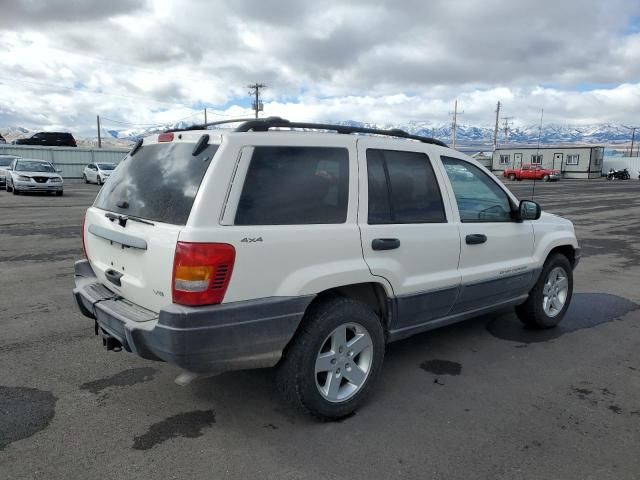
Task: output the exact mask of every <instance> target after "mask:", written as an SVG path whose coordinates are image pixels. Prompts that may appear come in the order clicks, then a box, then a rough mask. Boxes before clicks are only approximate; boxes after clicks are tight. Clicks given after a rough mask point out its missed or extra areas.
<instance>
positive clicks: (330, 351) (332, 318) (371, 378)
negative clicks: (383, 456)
mask: <svg viewBox="0 0 640 480" xmlns="http://www.w3.org/2000/svg"><path fill="white" fill-rule="evenodd" d="M384 349H385V340H384V331H383V329H382V324H381V323H380V319H379V318H378V316H377V315H376V314H375V313H374V312H373V311H372V310H371V308H369V307H368V306H367V305H365V304H363V303H360V302H357V301H354V300H351V299H348V298H343V297H333V298H328V299H326V300H320V301H319V302H318V303H317V304H315V305H312V306H311V307H310V309H309V310H308V312H307V313H306V314H305V316H304V318H303V319H302V323H301V325H300V328H299V329H298V332H297V333H296V335H295V337H294V338H293V340H292V341H291V343H290V344H289V345H288V347H287V348H286V350H285V352H284V354H283V358H282V360H281V361H280V364H279V366H278V372H277V377H276V378H277V384H278V388H279V390H280V392H281V393H282V396H283V397H284V399H286V400H287V401H289V402H291V403H292V404H293V405H294V406H296V407H297V408H299V409H301V410H303V411H305V412H307V413H310V414H311V415H313V416H314V417H316V418H318V419H320V420H323V421H326V420H336V419H340V418H343V417H345V416H347V415H349V414H351V413H353V412H354V411H355V410H356V409H357V408H358V407H359V406H360V405H361V404H362V403H363V402H364V401H365V399H366V397H367V396H368V395H369V393H370V391H371V389H372V387H373V385H374V384H375V381H376V379H377V377H378V375H379V373H380V369H381V367H382V361H383V359H384Z"/></svg>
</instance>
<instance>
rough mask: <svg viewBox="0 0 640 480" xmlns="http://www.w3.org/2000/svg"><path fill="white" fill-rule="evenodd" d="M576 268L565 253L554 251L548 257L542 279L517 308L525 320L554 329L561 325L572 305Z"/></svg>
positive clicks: (522, 320)
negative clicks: (574, 270) (574, 269)
mask: <svg viewBox="0 0 640 480" xmlns="http://www.w3.org/2000/svg"><path fill="white" fill-rule="evenodd" d="M572 295H573V268H572V267H571V263H570V262H569V260H568V259H567V257H565V256H564V255H562V254H560V253H555V254H553V255H551V256H550V257H549V258H547V261H546V262H545V263H544V267H543V268H542V273H541V274H540V278H538V281H537V282H536V284H535V286H534V287H533V289H531V292H529V298H528V299H527V301H526V302H525V303H523V304H522V305H519V306H517V307H516V314H517V315H518V318H519V319H520V321H521V322H522V323H524V324H525V325H526V326H528V327H532V328H541V329H545V328H553V327H555V326H556V325H558V324H559V323H560V322H561V321H562V319H563V318H564V316H565V314H566V313H567V309H568V308H569V305H570V304H571V297H572Z"/></svg>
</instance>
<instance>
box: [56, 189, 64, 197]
mask: <svg viewBox="0 0 640 480" xmlns="http://www.w3.org/2000/svg"><path fill="white" fill-rule="evenodd" d="M63 194H64V192H63V191H62V190H58V191H57V192H56V196H58V197H61V196H62V195H63Z"/></svg>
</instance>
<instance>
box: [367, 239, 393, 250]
mask: <svg viewBox="0 0 640 480" xmlns="http://www.w3.org/2000/svg"><path fill="white" fill-rule="evenodd" d="M399 247H400V240H398V239H397V238H376V239H374V240H373V241H372V242H371V248H372V249H374V250H394V249H396V248H399Z"/></svg>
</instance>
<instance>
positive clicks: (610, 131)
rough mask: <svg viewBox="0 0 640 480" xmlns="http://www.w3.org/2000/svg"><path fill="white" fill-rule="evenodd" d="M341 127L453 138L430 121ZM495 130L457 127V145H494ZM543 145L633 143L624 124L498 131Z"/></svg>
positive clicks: (505, 140) (503, 138)
mask: <svg viewBox="0 0 640 480" xmlns="http://www.w3.org/2000/svg"><path fill="white" fill-rule="evenodd" d="M338 123H339V124H341V125H350V126H361V127H369V128H382V129H388V128H399V129H401V130H405V131H406V132H409V133H411V134H414V135H423V136H428V137H434V138H438V139H441V140H444V141H445V142H450V141H451V138H452V126H451V124H434V123H430V122H416V121H413V122H408V123H406V124H379V125H375V124H366V123H360V122H355V121H347V122H338ZM493 132H494V129H493V127H489V126H474V125H465V124H460V125H458V128H457V132H456V143H457V144H458V145H465V144H467V145H479V144H487V145H492V144H493ZM538 137H539V139H540V143H541V144H544V145H552V144H554V145H557V144H573V143H586V144H599V145H605V144H606V145H613V144H626V143H629V142H630V141H631V131H630V130H629V128H627V127H625V126H623V125H616V124H598V125H579V126H576V125H555V124H547V125H543V126H542V129H540V126H539V125H527V126H516V127H511V128H510V129H509V132H508V137H507V136H505V132H504V130H503V129H500V130H499V131H498V143H499V144H505V143H510V144H512V143H516V144H535V143H537V142H538Z"/></svg>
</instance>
